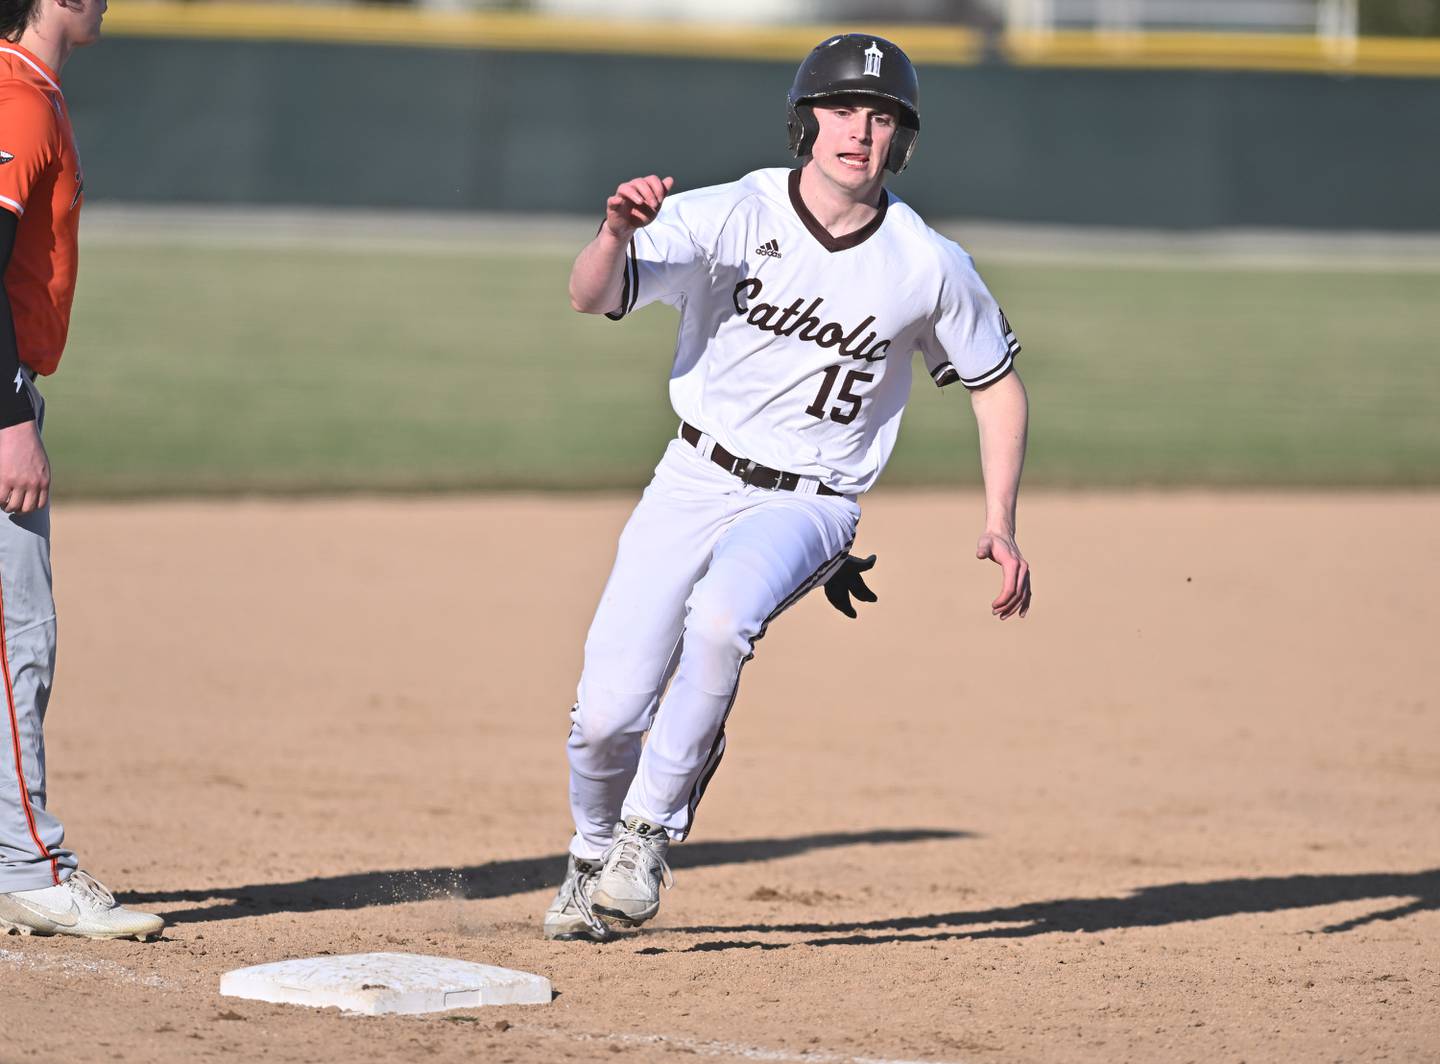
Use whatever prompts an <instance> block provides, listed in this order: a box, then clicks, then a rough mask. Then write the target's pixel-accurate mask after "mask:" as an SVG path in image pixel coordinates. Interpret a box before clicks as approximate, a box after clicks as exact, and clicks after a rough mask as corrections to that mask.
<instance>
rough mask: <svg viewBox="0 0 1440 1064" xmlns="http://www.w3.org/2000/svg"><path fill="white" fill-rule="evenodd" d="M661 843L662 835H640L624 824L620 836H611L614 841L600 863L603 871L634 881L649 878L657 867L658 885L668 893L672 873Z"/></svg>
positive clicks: (671, 881)
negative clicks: (621, 873) (615, 871)
mask: <svg viewBox="0 0 1440 1064" xmlns="http://www.w3.org/2000/svg"><path fill="white" fill-rule="evenodd" d="M662 839H664V836H663V835H642V834H641V833H640V832H638V831H636V830H635V829H634V828H632V827H630V826H629V825H628V824H627V825H623V826H622V828H621V831H620V834H619V835H616V836H615V841H613V842H612V843H610V846H609V848H608V849H607V850H606V851H605V856H604V857H603V858H602V859H601V860H602V862H603V863H604V865H605V867H606V868H610V867H614V868H618V869H620V870H622V871H624V872H625V873H626V874H627V875H633V876H636V877H637V878H638V877H639V876H642V875H653V874H654V872H655V870H656V868H657V867H658V869H659V871H660V884H661V886H663V887H664V888H665V889H666V890H669V889H670V888H671V887H673V886H674V885H675V873H674V872H672V871H670V864H669V862H667V861H666V860H665V846H666V842H662V841H661V840H662ZM666 841H667V842H668V840H666ZM612 857H613V858H614V864H613V866H612V865H611V858H612Z"/></svg>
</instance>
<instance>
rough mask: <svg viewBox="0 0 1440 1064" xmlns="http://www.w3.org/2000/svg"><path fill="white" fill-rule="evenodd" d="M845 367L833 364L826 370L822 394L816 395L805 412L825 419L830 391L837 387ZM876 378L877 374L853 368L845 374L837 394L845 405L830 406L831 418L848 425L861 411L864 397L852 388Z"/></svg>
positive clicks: (821, 385) (821, 383)
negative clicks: (836, 383) (836, 381)
mask: <svg viewBox="0 0 1440 1064" xmlns="http://www.w3.org/2000/svg"><path fill="white" fill-rule="evenodd" d="M843 368H844V367H842V366H831V367H830V368H829V369H827V370H826V371H825V379H824V380H823V381H821V382H820V394H819V395H817V396H816V397H815V401H814V402H813V403H811V404H810V405H809V406H807V407H806V408H805V413H807V414H809V415H810V416H811V417H818V418H819V419H820V420H821V421H824V420H825V415H826V413H827V411H826V409H825V405H826V404H827V403H828V402H829V401H830V392H831V390H832V389H833V388H834V387H835V380H836V378H837V377H839V376H840V370H841V369H843ZM874 379H875V374H873V373H864V372H862V371H861V370H858V369H852V370H851V371H850V372H849V373H847V374H845V381H844V383H842V384H841V385H840V391H839V392H838V393H837V394H836V396H835V398H836V399H838V400H840V404H843V405H836V406H832V407H830V409H829V411H828V413H829V415H830V420H831V421H835V422H838V423H840V424H841V425H848V424H850V422H852V421H854V420H855V417H856V415H858V414H859V413H860V400H861V398H862V397H861V396H858V395H856V394H855V393H854V392H853V391H852V390H851V389H853V388H854V387H855V385H857V384H869V383H870V382H871V381H873V380H874Z"/></svg>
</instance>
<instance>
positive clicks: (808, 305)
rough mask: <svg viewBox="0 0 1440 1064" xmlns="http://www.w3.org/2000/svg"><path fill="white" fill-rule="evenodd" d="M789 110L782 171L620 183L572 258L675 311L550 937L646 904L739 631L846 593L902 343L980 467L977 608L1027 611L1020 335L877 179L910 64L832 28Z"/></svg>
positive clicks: (735, 678) (585, 678)
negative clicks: (981, 601)
mask: <svg viewBox="0 0 1440 1064" xmlns="http://www.w3.org/2000/svg"><path fill="white" fill-rule="evenodd" d="M788 118H789V129H790V147H791V149H792V151H793V152H794V153H795V155H796V156H797V157H799V158H800V159H801V160H803V162H802V165H801V167H800V169H798V170H788V169H767V170H757V171H756V172H754V173H751V174H748V175H746V176H745V177H743V178H741V179H740V180H739V181H736V182H734V183H732V184H728V185H718V186H714V187H711V188H700V189H694V190H692V191H687V192H682V193H678V194H674V195H672V194H671V191H672V187H673V181H672V179H671V178H668V177H667V178H664V179H663V180H662V179H661V178H659V177H655V176H650V177H641V178H636V179H635V180H632V181H627V182H625V183H624V184H622V185H621V186H620V187H619V188H618V189H616V191H615V194H614V195H613V196H611V197H610V198H609V199H608V200H607V202H606V205H605V221H604V224H603V225H602V227H601V229H600V231H599V233H598V234H597V235H596V237H595V239H594V240H592V241H591V242H590V243H589V244H588V245H587V246H586V247H585V248H584V250H582V251H581V252H580V255H579V257H578V258H577V259H576V260H575V266H574V269H573V271H572V273H571V275H570V297H571V302H572V304H573V305H574V307H575V309H576V310H579V311H583V312H585V313H592V314H593V313H604V314H606V315H607V316H608V317H610V318H612V319H616V320H618V319H621V318H623V317H625V316H626V315H627V314H629V313H631V312H632V311H634V310H636V309H637V308H639V307H642V306H645V305H646V304H647V303H652V302H656V301H660V302H664V303H669V304H671V305H672V306H674V307H676V308H678V309H679V311H680V330H679V338H678V342H677V344H676V350H675V362H674V367H673V369H672V370H671V374H670V397H671V401H672V403H673V404H674V407H675V411H676V413H677V414H678V415H679V418H680V426H679V431H678V433H677V435H676V438H675V439H674V440H672V441H671V442H670V445H669V447H668V448H667V449H666V451H665V455H664V457H663V458H662V460H661V461H660V464H659V466H658V467H657V468H656V470H655V477H654V479H653V480H652V481H651V483H650V485H649V487H648V488H646V490H645V493H644V496H643V497H642V498H641V500H640V504H639V506H638V507H637V508H636V510H635V512H634V514H633V515H632V516H631V518H630V521H629V523H628V524H627V525H626V526H625V530H624V532H623V533H622V534H621V537H620V544H619V550H618V553H617V555H616V558H615V566H614V569H613V570H612V572H611V574H610V579H609V582H608V583H607V584H606V586H605V590H604V593H603V595H602V596H601V599H600V605H599V608H598V610H597V611H596V614H595V618H594V621H593V622H592V624H591V626H590V632H589V635H588V637H587V639H586V642H585V662H584V670H583V673H582V675H581V678H580V685H579V691H578V699H577V701H576V703H575V707H574V709H573V710H572V713H571V720H572V725H571V729H570V737H569V742H568V752H569V759H570V807H571V813H572V815H573V816H574V820H575V835H574V837H573V839H572V840H571V843H570V860H569V866H568V869H567V871H566V875H565V880H564V882H563V883H562V884H561V886H560V890H559V892H558V893H557V894H556V896H555V900H554V901H553V902H552V903H551V905H550V907H549V909H548V911H547V912H546V914H545V922H544V930H545V935H546V936H547V937H549V938H558V939H590V940H596V941H603V940H605V939H607V938H609V937H610V936H611V934H612V930H611V928H612V926H613V925H619V926H629V927H633V926H637V925H639V924H642V923H644V922H645V921H646V920H649V919H650V918H651V917H653V916H654V915H655V913H656V912H657V911H658V909H659V906H660V888H661V885H662V883H663V884H664V885H666V886H669V885H670V883H671V877H670V873H669V868H668V866H667V864H666V852H667V850H668V847H669V844H670V843H671V842H672V841H680V840H683V839H684V838H685V837H686V835H687V834H688V833H689V831H690V829H691V827H692V825H693V823H694V818H695V810H696V807H697V806H698V805H699V803H700V799H701V797H702V796H703V795H704V793H705V787H706V785H707V784H708V783H709V782H710V779H711V777H712V776H713V775H714V774H715V770H716V767H717V766H718V765H719V763H720V759H721V757H722V755H723V754H724V752H725V720H726V718H727V716H728V715H729V713H730V710H731V708H732V706H733V705H734V703H735V694H736V688H737V685H738V683H739V680H740V671H741V668H742V666H743V665H744V664H745V662H746V661H748V660H749V658H750V657H751V655H752V653H753V652H754V647H755V643H756V642H757V641H758V640H759V639H760V637H761V636H763V635H764V634H765V628H766V626H767V625H768V624H769V623H770V622H771V621H772V620H774V619H775V617H776V616H778V615H779V614H780V613H781V612H782V611H783V610H784V609H785V608H786V607H788V606H790V605H791V604H793V603H794V602H796V601H798V600H799V599H800V598H801V597H802V596H803V595H804V594H805V593H806V592H807V591H809V590H811V589H812V588H814V587H816V586H817V585H819V584H822V583H825V582H827V580H832V581H833V580H836V579H838V580H839V581H840V582H841V584H842V585H846V586H849V587H851V588H853V589H856V590H857V592H859V591H863V581H862V580H860V578H859V573H860V572H861V571H863V568H865V567H868V564H869V562H868V561H867V562H857V561H855V560H854V559H852V558H850V557H849V554H848V552H849V549H850V546H851V544H852V543H853V542H854V540H855V529H856V524H857V522H858V521H859V519H860V504H859V501H858V500H859V497H860V496H861V495H862V494H864V493H865V491H867V490H868V489H869V488H870V486H871V485H872V484H874V483H875V480H876V478H877V477H878V476H879V475H880V471H881V469H882V468H883V467H884V465H885V461H886V459H887V458H888V457H889V455H890V451H891V448H892V447H893V446H894V443H895V438H896V435H897V433H898V432H899V428H900V415H901V413H902V411H903V409H904V406H905V402H906V399H907V398H908V395H909V391H910V367H911V355H912V353H913V352H915V351H919V352H920V353H921V355H922V356H923V357H924V360H925V366H926V369H927V370H928V372H929V374H930V377H931V379H932V380H933V381H934V382H935V383H936V384H938V385H940V386H942V387H943V386H946V385H949V384H953V383H955V382H959V383H961V384H963V385H964V386H965V387H966V388H968V389H969V390H970V396H971V404H972V407H973V409H974V411H975V416H976V421H977V423H978V425H979V432H980V444H981V467H982V473H983V475H984V480H985V530H984V532H983V533H982V534H981V536H980V539H979V542H978V545H977V548H976V555H977V557H980V558H988V559H991V560H992V561H994V562H996V563H998V564H999V565H1000V567H1001V568H1002V570H1003V574H1004V575H1003V586H1002V588H1001V591H1000V594H999V597H997V598H996V599H995V600H994V602H992V603H991V609H992V611H993V612H994V614H995V616H997V617H999V618H1001V619H1002V620H1003V619H1005V618H1008V617H1012V616H1015V615H1016V614H1019V615H1020V616H1022V617H1023V616H1024V615H1025V613H1026V612H1027V611H1028V609H1029V607H1030V574H1029V569H1028V566H1027V565H1026V563H1025V560H1024V559H1023V557H1022V556H1021V554H1020V549H1019V547H1018V546H1017V545H1016V542H1015V505H1016V497H1017V494H1018V491H1019V484H1020V470H1021V466H1022V464H1023V462H1024V456H1025V437H1026V425H1027V420H1028V408H1027V402H1026V396H1025V389H1024V387H1023V386H1022V385H1021V383H1020V378H1019V377H1018V376H1017V375H1016V373H1015V371H1014V360H1015V356H1016V354H1017V353H1018V352H1019V350H1020V345H1019V343H1018V342H1017V341H1016V339H1015V336H1014V334H1013V333H1012V332H1011V329H1010V325H1009V323H1008V322H1007V321H1006V319H1005V315H1004V314H1003V313H1001V311H1000V308H999V306H997V305H996V303H995V300H994V299H993V298H991V295H990V293H989V292H988V291H987V290H986V288H985V285H984V283H983V282H982V281H981V280H980V277H979V275H978V274H977V273H976V272H975V267H974V265H973V263H972V262H971V260H970V257H969V256H968V255H967V254H966V253H965V252H964V251H963V250H962V249H961V248H960V247H958V246H957V245H955V244H953V243H951V242H950V241H948V240H946V239H944V238H943V237H941V236H939V235H938V234H937V233H935V232H934V231H932V230H931V229H929V228H928V227H927V226H926V225H925V223H924V222H923V221H921V219H920V217H919V216H918V215H917V214H916V213H915V212H914V211H912V210H911V209H910V208H909V207H907V206H906V205H905V204H904V203H902V202H901V201H900V200H898V199H896V198H895V197H894V196H893V195H891V194H889V193H888V192H887V191H886V189H885V174H886V171H887V170H888V171H890V172H891V173H897V174H898V173H899V172H900V171H901V170H903V169H904V168H905V165H906V163H907V162H909V160H910V155H911V153H912V152H913V151H914V149H915V142H916V138H917V136H918V134H919V130H920V108H919V93H918V85H917V78H916V74H915V69H914V67H913V66H911V64H910V61H909V59H908V58H907V57H906V56H905V53H904V52H902V51H901V50H900V49H899V48H898V47H896V46H895V45H894V44H892V43H890V42H889V41H886V40H882V39H880V38H878V37H870V36H868V35H857V34H847V35H844V36H837V37H832V38H831V39H829V40H827V41H825V42H824V43H822V44H821V45H820V46H819V47H817V48H816V49H815V50H814V51H813V52H811V53H810V55H809V56H808V57H807V58H806V59H805V61H804V62H803V63H802V64H801V65H800V69H799V72H798V73H797V74H796V76H795V82H794V85H793V87H792V88H791V90H790V95H789V114H788ZM842 590H843V587H842ZM856 597H858V598H862V599H864V598H865V597H866V596H865V595H864V594H863V593H857V595H856ZM837 598H838V601H837V605H840V604H841V603H842V602H843V603H844V604H843V605H842V606H841V608H842V609H846V610H847V612H848V601H846V600H845V599H844V597H843V595H842V596H838V597H837ZM832 601H834V599H832ZM667 685H668V691H667ZM662 693H664V700H663V701H662V700H661V695H662ZM642 737H643V738H644V742H643V744H642Z"/></svg>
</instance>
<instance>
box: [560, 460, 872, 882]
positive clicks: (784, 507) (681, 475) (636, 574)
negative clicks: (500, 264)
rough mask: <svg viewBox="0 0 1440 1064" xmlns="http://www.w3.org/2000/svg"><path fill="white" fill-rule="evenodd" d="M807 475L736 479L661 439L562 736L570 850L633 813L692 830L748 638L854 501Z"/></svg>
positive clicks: (824, 572) (816, 565)
mask: <svg viewBox="0 0 1440 1064" xmlns="http://www.w3.org/2000/svg"><path fill="white" fill-rule="evenodd" d="M702 442H703V441H702ZM807 487H809V488H810V489H811V490H812V493H806V494H802V493H796V492H785V491H768V490H765V489H762V488H753V487H747V486H746V485H745V484H744V483H743V482H741V480H740V479H739V478H738V477H736V476H734V475H732V474H730V473H727V472H725V470H723V469H721V468H720V467H718V466H716V465H714V464H713V463H712V462H710V461H709V460H708V459H707V458H705V457H702V455H701V454H700V452H698V451H697V450H696V449H695V448H693V447H691V446H690V445H689V444H688V443H686V442H685V441H684V440H679V439H677V440H673V441H672V442H671V443H670V446H669V448H668V449H667V450H666V452H665V456H664V458H663V459H662V460H661V462H660V465H659V466H658V467H657V468H656V470H655V477H654V479H653V480H652V481H651V482H650V485H649V487H647V488H646V489H645V494H644V496H643V497H642V498H641V500H640V504H639V506H637V507H636V509H635V512H634V514H632V515H631V517H630V521H629V523H628V524H626V526H625V530H624V532H623V533H622V534H621V536H620V545H619V550H618V552H617V554H616V557H615V567H614V569H612V570H611V573H610V579H609V582H608V583H607V584H606V585H605V591H604V594H603V595H602V596H601V599H600V606H599V608H598V609H597V610H596V613H595V619H594V621H592V622H591V625H590V634H589V636H588V637H587V638H586V640H585V664H584V672H583V673H582V675H581V678H580V686H579V691H578V701H577V702H576V705H575V708H574V709H573V710H572V712H571V721H572V724H571V728H570V739H569V743H568V744H567V745H568V752H569V758H570V809H571V813H572V814H573V816H574V818H575V837H574V839H573V840H572V842H571V844H570V850H571V852H572V853H573V854H575V856H577V857H580V858H584V859H587V860H598V859H599V858H600V856H601V855H602V854H603V853H604V851H605V848H606V847H607V846H608V845H609V843H610V837H611V829H612V828H613V827H614V825H615V824H616V823H618V822H619V821H620V820H621V819H624V818H627V817H631V816H639V817H643V818H644V819H646V820H649V821H651V822H652V823H655V824H659V825H661V826H662V827H664V828H665V829H666V831H667V832H668V833H669V835H670V837H671V838H672V839H675V840H680V839H683V838H685V836H686V834H687V833H688V832H689V830H690V827H691V823H692V822H693V820H694V816H695V808H696V806H697V805H698V804H699V802H700V798H701V796H702V795H703V794H704V791H705V787H706V784H708V783H709V781H710V777H711V776H712V775H713V774H714V772H715V769H716V767H717V766H718V765H719V763H720V758H721V756H722V755H723V754H724V752H725V719H726V717H727V715H728V714H729V712H730V708H731V706H732V705H733V704H734V701H735V692H736V688H737V686H738V684H739V681H740V669H741V667H742V666H743V665H744V663H745V662H746V661H748V660H749V659H750V657H751V654H752V652H753V650H754V645H755V642H756V640H758V639H759V638H760V637H761V636H762V635H764V634H765V626H766V625H767V624H769V623H770V621H772V620H773V619H774V618H775V617H776V616H778V615H779V614H780V612H781V611H782V610H784V609H785V608H786V607H788V606H790V605H791V604H792V603H794V602H797V601H799V599H800V598H801V597H802V596H803V595H804V594H805V593H806V592H807V591H809V590H810V589H811V588H814V587H816V586H817V585H819V584H821V583H823V582H824V581H825V580H826V578H828V577H829V575H830V574H831V573H832V572H833V571H834V570H835V568H836V567H837V566H838V565H839V564H840V562H841V560H842V559H843V558H844V557H845V554H846V552H847V551H848V550H849V549H850V545H851V544H852V543H853V542H854V540H855V527H856V525H857V523H858V522H859V520H860V506H859V504H858V503H857V502H856V501H855V500H854V499H853V498H850V497H847V496H834V495H816V494H813V487H814V485H813V483H812V484H809V485H807ZM667 683H668V684H669V691H668V693H667V692H666V684H667ZM662 695H663V696H664V699H663V701H662ZM647 731H648V733H649V734H648V736H646V732H647ZM642 737H644V742H643V745H642Z"/></svg>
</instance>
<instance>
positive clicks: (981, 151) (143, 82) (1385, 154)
mask: <svg viewBox="0 0 1440 1064" xmlns="http://www.w3.org/2000/svg"><path fill="white" fill-rule="evenodd" d="M793 70H794V63H793V62H791V61H788V60H786V61H780V60H755V61H744V60H738V59H716V58H697V57H681V56H661V55H635V54H591V53H585V52H565V53H559V52H545V51H516V50H487V49H485V48H483V47H473V48H443V47H424V46H404V47H401V46H394V45H375V44H355V43H330V42H314V41H293V40H290V41H287V40H269V41H262V40H243V39H212V40H207V39H169V38H164V37H143V36H136V37H126V36H119V37H116V38H114V39H111V40H108V41H106V42H105V43H104V44H103V45H102V46H100V47H97V48H95V49H93V50H90V51H87V52H84V53H81V54H78V55H77V56H76V57H75V58H74V59H73V60H72V61H71V63H70V65H69V66H68V67H67V69H66V71H65V87H66V94H67V98H68V99H69V102H70V108H71V112H72V115H73V117H74V121H75V126H76V130H77V135H78V137H79V140H80V148H81V153H82V157H83V159H84V163H85V185H86V194H87V196H88V197H89V198H90V199H91V200H92V201H94V202H101V201H105V202H127V201H128V202H186V203H231V204H243V203H259V204H297V205H343V206H377V207H407V208H410V207H427V208H442V209H451V210H454V209H462V210H463V209H474V210H505V211H547V212H554V211H560V212H571V211H590V210H596V211H598V206H599V204H600V203H601V201H602V199H603V196H604V194H605V193H606V192H607V191H608V190H609V189H610V188H611V187H613V186H614V184H615V183H616V182H617V181H618V180H620V179H622V178H625V177H628V176H631V175H633V174H635V173H643V172H649V171H656V172H661V173H673V174H674V175H675V176H676V178H677V180H678V182H679V184H680V185H681V186H682V187H690V186H695V185H702V184H708V183H712V182H716V181H722V180H727V179H730V178H732V177H734V176H737V175H738V174H740V173H742V172H744V171H745V170H748V169H751V168H753V167H757V166H767V165H784V164H786V162H787V161H788V156H787V154H786V152H785V145H784V113H783V109H784V95H785V90H786V88H787V87H788V84H789V80H790V77H791V75H792V73H793ZM922 110H923V115H924V121H923V131H922V135H921V140H920V146H919V149H918V153H917V156H916V161H915V164H914V167H913V172H912V173H909V174H906V175H905V176H904V177H903V178H902V179H900V180H899V181H897V182H896V185H895V187H896V188H897V190H898V191H899V192H900V194H901V195H903V196H905V197H906V198H907V199H908V200H909V201H910V202H911V203H913V204H914V205H915V206H916V207H918V208H919V209H920V210H922V212H925V213H927V214H930V215H932V216H937V217H938V216H948V217H955V216H965V217H973V218H992V219H997V220H1006V221H1035V222H1055V223H1068V224H1084V225H1118V226H1132V225H1133V226H1146V227H1157V226H1158V227H1175V228H1192V227H1193V228H1198V227H1209V226H1241V227H1255V226H1262V227H1269V226H1283V227H1302V228H1303V227H1313V228H1323V229H1386V230H1408V229H1420V230H1432V231H1440V196H1437V195H1436V194H1435V181H1436V175H1437V174H1440V137H1436V136H1435V135H1434V130H1435V129H1436V128H1437V125H1440V78H1435V77H1407V76H1387V77H1343V76H1337V75H1335V74H1330V73H1313V72H1312V73H1278V72H1275V73H1272V72H1258V71H1250V70H1246V71H1228V72H1215V71H1204V70H1182V69H1169V70H1153V69H1084V68H1080V67H1069V68H1066V67H1036V66H1031V67H1026V66H1019V65H1011V64H1008V63H1004V62H1000V61H981V62H977V63H974V64H971V65H944V64H936V65H933V66H924V65H922Z"/></svg>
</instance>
